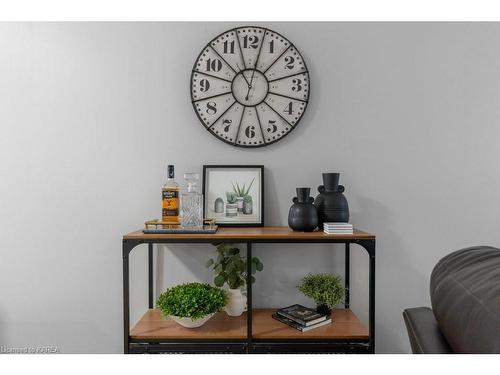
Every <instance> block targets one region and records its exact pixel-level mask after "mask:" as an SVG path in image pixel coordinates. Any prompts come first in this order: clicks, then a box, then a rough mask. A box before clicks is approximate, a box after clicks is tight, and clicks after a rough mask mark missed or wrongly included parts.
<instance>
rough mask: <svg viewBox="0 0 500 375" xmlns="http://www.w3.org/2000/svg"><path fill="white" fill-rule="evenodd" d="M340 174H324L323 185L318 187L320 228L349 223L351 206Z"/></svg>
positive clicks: (316, 203) (316, 200)
mask: <svg viewBox="0 0 500 375" xmlns="http://www.w3.org/2000/svg"><path fill="white" fill-rule="evenodd" d="M339 176H340V173H323V185H320V186H319V187H318V191H319V195H318V196H317V197H316V199H315V200H314V205H315V206H316V208H317V209H318V226H319V228H320V229H323V223H329V222H339V223H348V222H349V205H348V204H347V199H346V197H345V196H344V194H343V192H344V190H345V189H344V187H343V186H342V185H339Z"/></svg>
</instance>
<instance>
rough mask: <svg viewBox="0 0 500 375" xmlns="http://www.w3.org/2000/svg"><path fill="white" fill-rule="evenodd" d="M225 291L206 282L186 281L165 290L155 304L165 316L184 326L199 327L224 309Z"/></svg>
mask: <svg viewBox="0 0 500 375" xmlns="http://www.w3.org/2000/svg"><path fill="white" fill-rule="evenodd" d="M226 301H227V294H226V291H225V290H223V289H221V288H216V287H213V286H211V285H209V284H207V283H187V284H181V285H177V286H174V287H172V288H169V289H167V290H165V291H164V292H163V293H162V294H160V296H159V297H158V300H157V301H156V304H157V306H158V308H159V309H160V311H161V312H162V314H163V315H164V316H165V317H171V318H172V319H173V320H174V321H175V322H177V323H178V324H180V325H181V326H183V327H186V328H195V327H201V326H202V325H203V324H205V323H206V322H207V321H208V320H209V319H210V318H211V317H212V316H213V315H214V314H215V313H216V312H218V311H221V310H223V309H224V306H225V305H226Z"/></svg>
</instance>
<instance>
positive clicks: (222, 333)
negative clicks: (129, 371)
mask: <svg viewBox="0 0 500 375" xmlns="http://www.w3.org/2000/svg"><path fill="white" fill-rule="evenodd" d="M275 311H276V309H254V310H253V314H252V315H253V321H252V326H253V335H252V337H253V338H254V339H257V340H258V339H261V340H276V339H286V340H287V339H292V340H300V339H304V340H307V339H314V340H321V339H324V340H360V339H361V340H364V339H368V330H367V329H366V327H365V326H364V325H363V324H362V323H361V322H360V320H359V319H358V318H357V317H356V315H355V314H354V313H353V312H352V311H351V310H350V309H334V311H333V323H332V324H329V325H326V326H323V327H319V328H316V329H313V330H310V331H307V332H300V331H298V330H296V329H294V328H291V327H288V326H287V325H286V324H283V323H281V322H279V321H277V320H275V319H273V318H272V317H271V315H272V313H273V312H275ZM130 338H131V339H132V340H138V341H140V340H144V341H148V340H159V341H161V340H166V341H168V340H179V339H181V340H182V339H196V340H223V339H227V340H240V339H241V340H245V339H246V338H247V324H246V313H244V314H243V315H241V316H238V317H231V316H229V315H227V314H226V313H225V312H220V313H217V314H215V315H214V316H213V317H212V319H210V320H209V321H208V322H207V323H205V324H204V325H203V326H201V327H198V328H184V327H182V326H180V325H178V324H177V323H175V322H174V321H173V320H172V319H170V318H164V317H163V316H162V315H161V312H160V311H159V310H158V309H149V310H148V311H147V312H146V313H145V314H144V316H143V317H142V318H141V319H140V320H139V321H138V322H137V324H136V325H135V326H134V327H133V328H132V330H131V331H130Z"/></svg>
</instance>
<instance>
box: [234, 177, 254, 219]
mask: <svg viewBox="0 0 500 375" xmlns="http://www.w3.org/2000/svg"><path fill="white" fill-rule="evenodd" d="M254 180H255V177H254V178H253V179H252V181H251V182H250V184H249V185H248V188H247V189H245V185H246V184H243V186H241V187H240V185H239V184H238V181H236V186H235V185H234V183H232V184H233V191H234V193H235V194H236V202H237V203H238V212H243V201H244V198H245V197H246V196H248V193H249V192H250V188H251V187H252V184H253V182H254Z"/></svg>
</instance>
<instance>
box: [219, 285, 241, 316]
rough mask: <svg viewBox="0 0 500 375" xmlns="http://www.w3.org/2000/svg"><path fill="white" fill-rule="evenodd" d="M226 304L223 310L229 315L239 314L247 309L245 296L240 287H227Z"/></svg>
mask: <svg viewBox="0 0 500 375" xmlns="http://www.w3.org/2000/svg"><path fill="white" fill-rule="evenodd" d="M227 297H228V298H227V304H226V307H225V308H224V310H225V311H226V313H227V315H229V316H240V315H241V314H243V312H244V311H246V310H247V297H246V296H245V295H244V294H243V293H241V289H227Z"/></svg>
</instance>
